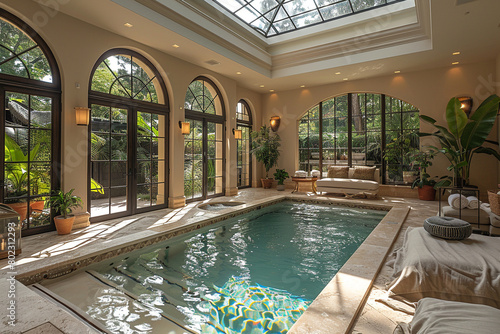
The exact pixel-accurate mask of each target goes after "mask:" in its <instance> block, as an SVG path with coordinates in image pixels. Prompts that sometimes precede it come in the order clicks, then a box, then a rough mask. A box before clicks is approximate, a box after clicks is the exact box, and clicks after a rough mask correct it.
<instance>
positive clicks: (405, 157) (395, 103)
mask: <svg viewBox="0 0 500 334" xmlns="http://www.w3.org/2000/svg"><path fill="white" fill-rule="evenodd" d="M418 114H419V111H418V109H417V108H415V107H414V106H412V105H411V104H409V103H406V102H404V101H401V100H399V99H397V98H393V97H390V96H387V95H384V94H368V93H350V94H347V95H342V96H338V97H334V98H332V99H329V100H326V101H322V102H320V103H319V104H317V105H316V106H314V107H312V108H311V109H310V110H309V111H308V112H306V114H305V115H304V116H303V117H302V118H301V119H300V121H299V168H300V169H303V170H306V171H308V172H310V171H311V170H313V169H318V170H321V171H322V172H323V175H326V173H327V170H328V166H330V165H346V166H356V165H366V166H377V167H379V168H381V170H382V171H383V172H384V173H383V174H382V180H384V183H388V184H401V183H407V182H408V181H406V182H405V180H404V179H403V174H404V173H403V172H406V171H410V170H411V154H412V152H416V151H418V149H419V138H418V134H417V132H418V130H419V127H420V122H419V118H418ZM402 143H403V144H404V145H403V144H402Z"/></svg>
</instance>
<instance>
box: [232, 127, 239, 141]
mask: <svg viewBox="0 0 500 334" xmlns="http://www.w3.org/2000/svg"><path fill="white" fill-rule="evenodd" d="M233 135H234V139H241V130H239V129H236V130H235V129H233Z"/></svg>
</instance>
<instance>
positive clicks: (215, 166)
mask: <svg viewBox="0 0 500 334" xmlns="http://www.w3.org/2000/svg"><path fill="white" fill-rule="evenodd" d="M184 110H185V119H186V121H187V122H189V123H190V125H191V133H190V134H189V135H186V136H184V196H186V201H190V200H199V199H205V198H208V197H215V196H222V195H224V187H225V179H224V157H225V149H224V138H225V129H224V122H225V117H224V115H225V111H224V105H223V104H222V100H221V96H220V92H219V89H218V88H217V86H216V85H215V84H214V83H213V82H212V81H211V80H209V79H208V78H204V77H199V78H196V79H195V80H194V81H193V82H191V84H190V85H189V87H188V90H187V92H186V99H185V102H184Z"/></svg>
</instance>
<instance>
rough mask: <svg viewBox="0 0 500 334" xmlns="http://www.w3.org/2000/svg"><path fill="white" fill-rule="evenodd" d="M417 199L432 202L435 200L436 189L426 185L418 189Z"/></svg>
mask: <svg viewBox="0 0 500 334" xmlns="http://www.w3.org/2000/svg"><path fill="white" fill-rule="evenodd" d="M418 198H419V199H421V200H422V201H433V200H434V199H435V198H436V189H434V187H433V186H428V185H425V186H423V187H422V188H418Z"/></svg>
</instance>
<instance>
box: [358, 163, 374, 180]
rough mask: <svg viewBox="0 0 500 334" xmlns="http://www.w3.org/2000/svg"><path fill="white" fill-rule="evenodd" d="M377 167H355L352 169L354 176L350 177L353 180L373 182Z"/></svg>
mask: <svg viewBox="0 0 500 334" xmlns="http://www.w3.org/2000/svg"><path fill="white" fill-rule="evenodd" d="M376 168H377V167H376V166H373V167H365V166H356V167H354V174H353V176H352V178H353V179H358V180H371V181H375V169H376Z"/></svg>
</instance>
